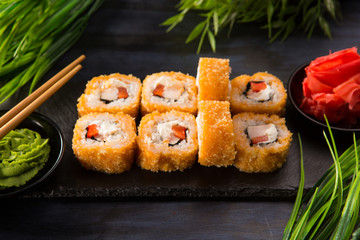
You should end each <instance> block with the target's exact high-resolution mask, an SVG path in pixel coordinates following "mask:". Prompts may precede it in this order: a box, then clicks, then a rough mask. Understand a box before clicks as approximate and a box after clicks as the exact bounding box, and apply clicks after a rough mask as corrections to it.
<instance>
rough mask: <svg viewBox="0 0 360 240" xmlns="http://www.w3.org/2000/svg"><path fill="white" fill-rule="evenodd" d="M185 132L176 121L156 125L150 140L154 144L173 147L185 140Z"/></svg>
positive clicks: (185, 129) (184, 128)
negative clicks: (164, 144)
mask: <svg viewBox="0 0 360 240" xmlns="http://www.w3.org/2000/svg"><path fill="white" fill-rule="evenodd" d="M186 131H187V128H186V127H185V126H183V124H182V123H181V122H180V121H178V120H175V121H169V122H163V123H159V124H157V126H156V129H155V131H154V132H153V134H152V136H151V139H152V141H153V142H154V143H158V144H159V143H167V144H168V145H169V146H174V145H177V144H179V143H180V142H181V141H183V140H186Z"/></svg>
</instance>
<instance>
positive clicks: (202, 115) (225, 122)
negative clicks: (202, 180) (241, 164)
mask: <svg viewBox="0 0 360 240" xmlns="http://www.w3.org/2000/svg"><path fill="white" fill-rule="evenodd" d="M198 107H199V114H198V134H199V156H198V161H199V163H200V164H201V165H203V166H217V167H223V166H230V165H232V164H233V163H234V159H235V154H236V152H235V136H234V126H233V121H232V119H231V114H230V104H229V102H227V101H200V102H199V106H198Z"/></svg>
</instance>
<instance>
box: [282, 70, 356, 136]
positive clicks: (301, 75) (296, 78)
mask: <svg viewBox="0 0 360 240" xmlns="http://www.w3.org/2000/svg"><path fill="white" fill-rule="evenodd" d="M308 65H309V63H306V64H303V65H301V66H300V67H298V68H297V69H296V70H295V71H294V72H293V73H292V74H291V76H290V79H289V82H288V95H289V99H290V102H291V104H292V105H293V106H294V107H295V109H296V110H297V111H298V112H299V113H300V114H301V115H302V116H304V117H305V118H306V119H308V120H309V121H311V122H312V123H314V124H317V125H319V126H322V127H325V128H327V125H326V123H325V122H322V121H320V120H318V119H316V118H315V117H313V116H311V115H308V114H306V113H304V112H303V111H302V110H301V108H300V105H301V102H302V99H303V97H304V96H303V90H302V83H303V81H304V79H305V77H306V72H305V68H306V67H307V66H308ZM330 127H331V129H333V130H337V131H342V132H358V131H360V126H359V125H357V126H347V125H346V124H343V123H340V124H330Z"/></svg>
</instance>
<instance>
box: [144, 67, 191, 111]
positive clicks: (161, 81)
mask: <svg viewBox="0 0 360 240" xmlns="http://www.w3.org/2000/svg"><path fill="white" fill-rule="evenodd" d="M196 96H197V88H196V82H195V78H194V77H192V76H190V75H187V74H183V73H180V72H160V73H154V74H152V75H149V76H147V77H146V78H145V80H144V81H143V92H142V97H141V113H142V115H145V114H147V113H150V112H154V111H158V112H167V111H170V110H178V111H182V112H189V113H191V114H196V111H197V99H196Z"/></svg>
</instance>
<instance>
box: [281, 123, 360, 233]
mask: <svg viewBox="0 0 360 240" xmlns="http://www.w3.org/2000/svg"><path fill="white" fill-rule="evenodd" d="M327 125H328V130H329V136H330V138H329V137H328V135H327V134H326V133H325V132H324V137H325V140H326V142H327V144H328V146H329V150H330V153H331V155H332V158H333V161H334V164H333V165H332V166H331V167H330V168H329V169H328V170H327V171H326V173H325V174H324V175H323V176H322V177H321V178H320V180H319V181H318V182H317V183H316V184H315V185H314V186H313V187H312V188H311V189H310V191H309V192H308V193H307V194H306V195H305V196H304V198H303V188H304V178H305V177H304V166H303V155H302V145H301V138H300V135H299V142H300V152H301V155H300V158H301V174H300V184H299V189H298V193H297V197H296V200H295V204H294V208H293V211H292V213H291V216H290V219H289V221H288V223H287V225H286V228H285V230H284V234H283V239H296V240H298V239H324V240H325V239H336V240H340V239H341V240H344V239H353V240H355V239H360V228H359V229H357V230H356V231H355V232H354V229H355V228H356V227H357V225H358V223H359V221H360V218H359V206H360V198H359V194H360V172H359V152H360V147H359V144H360V139H358V140H356V137H355V133H354V134H353V141H354V143H353V145H352V146H350V147H349V148H348V149H347V150H346V151H345V152H344V153H343V154H342V155H340V156H339V155H338V152H337V149H336V144H335V139H334V136H333V134H332V131H331V128H330V126H329V123H328V122H327Z"/></svg>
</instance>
